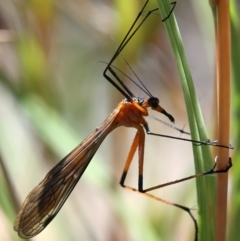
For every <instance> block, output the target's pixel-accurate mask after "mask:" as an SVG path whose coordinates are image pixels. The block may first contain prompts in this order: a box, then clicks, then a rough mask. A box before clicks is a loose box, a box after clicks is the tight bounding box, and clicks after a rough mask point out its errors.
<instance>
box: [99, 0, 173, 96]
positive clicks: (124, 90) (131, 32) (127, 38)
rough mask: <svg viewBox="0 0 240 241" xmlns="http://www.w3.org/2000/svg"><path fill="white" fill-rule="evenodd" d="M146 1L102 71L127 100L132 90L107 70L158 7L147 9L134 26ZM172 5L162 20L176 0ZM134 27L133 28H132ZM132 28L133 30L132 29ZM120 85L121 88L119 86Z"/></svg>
mask: <svg viewBox="0 0 240 241" xmlns="http://www.w3.org/2000/svg"><path fill="white" fill-rule="evenodd" d="M148 1H149V0H147V1H146V2H145V4H144V6H143V8H142V9H141V11H140V12H139V14H138V15H137V17H136V19H135V21H134V22H133V24H132V26H131V27H130V29H129V30H128V32H127V34H126V35H125V37H124V39H123V40H122V42H121V44H120V45H119V47H118V48H117V50H116V52H115V54H114V55H113V57H112V58H111V60H110V62H109V63H108V65H107V66H106V68H105V70H104V72H103V76H104V77H105V78H106V79H107V80H108V81H109V82H110V83H111V84H112V85H113V86H114V87H115V88H117V90H119V91H120V92H121V93H122V94H123V95H124V96H125V97H126V98H127V99H128V100H130V99H131V97H133V94H132V92H131V91H130V90H129V89H128V88H127V86H126V85H125V84H124V83H123V82H122V80H121V79H120V78H117V81H118V82H119V84H120V86H119V85H118V84H117V83H115V82H114V81H113V79H112V78H111V77H110V76H108V75H107V71H108V70H109V71H110V72H112V71H111V64H112V63H113V61H114V60H115V59H116V58H117V57H118V55H119V54H120V53H121V52H122V50H123V49H124V47H125V46H126V45H127V44H128V42H129V41H130V40H131V39H132V37H133V36H134V34H135V33H136V32H137V31H138V29H139V28H140V27H141V26H142V24H143V23H144V22H145V21H146V19H147V18H148V17H149V16H150V15H151V14H152V13H153V12H155V11H157V10H158V8H155V9H152V10H150V11H148V13H147V14H146V16H145V17H144V18H143V19H142V21H141V22H140V23H139V24H138V25H137V26H136V27H135V25H136V24H137V22H138V20H139V18H140V16H141V15H142V14H143V12H144V9H145V7H146V5H147V4H148ZM172 4H173V7H172V9H171V11H170V13H169V14H168V16H167V17H166V18H165V19H164V20H163V21H165V20H167V19H168V18H169V17H170V15H171V14H172V12H173V10H174V8H175V5H176V2H173V3H172ZM134 27H135V29H134ZM133 29H134V30H133ZM121 86H122V88H121Z"/></svg>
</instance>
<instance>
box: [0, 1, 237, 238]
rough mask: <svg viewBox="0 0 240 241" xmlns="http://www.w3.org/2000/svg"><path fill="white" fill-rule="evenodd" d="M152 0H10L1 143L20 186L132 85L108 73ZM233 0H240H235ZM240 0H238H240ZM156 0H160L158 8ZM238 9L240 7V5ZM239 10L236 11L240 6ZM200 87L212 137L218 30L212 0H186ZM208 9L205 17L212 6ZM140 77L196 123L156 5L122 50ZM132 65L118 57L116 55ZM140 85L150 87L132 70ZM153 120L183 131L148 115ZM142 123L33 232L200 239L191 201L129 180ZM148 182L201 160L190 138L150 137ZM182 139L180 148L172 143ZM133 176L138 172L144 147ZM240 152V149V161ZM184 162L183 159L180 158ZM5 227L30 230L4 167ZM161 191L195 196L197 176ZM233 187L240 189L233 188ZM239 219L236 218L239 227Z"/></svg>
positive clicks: (181, 172)
mask: <svg viewBox="0 0 240 241" xmlns="http://www.w3.org/2000/svg"><path fill="white" fill-rule="evenodd" d="M143 2H144V0H141V1H140V0H139V1H138V0H134V1H124V0H115V1H113V0H112V1H110V0H102V1H96V0H91V1H84V0H68V1H66V0H62V1H55V0H51V1H50V0H49V1H40V0H29V1H24V0H19V1H12V0H2V1H1V2H0V56H1V58H0V151H1V156H2V158H3V161H4V165H5V167H6V170H7V173H8V174H9V177H10V180H11V181H12V184H13V187H14V188H13V189H14V191H15V193H16V196H17V197H18V199H19V200H18V203H19V205H18V206H20V204H21V203H22V202H23V201H24V199H25V197H26V196H27V194H28V193H29V192H30V191H31V190H32V189H33V188H34V187H35V186H36V185H37V184H38V182H40V181H41V180H42V179H43V177H44V175H45V174H46V173H47V172H48V171H49V170H50V168H51V167H52V166H53V165H54V164H55V163H57V162H58V161H59V160H60V159H61V158H63V157H64V156H65V155H66V154H67V153H68V152H70V151H71V150H72V149H73V148H74V147H75V146H76V145H78V144H79V142H81V141H82V140H83V139H84V138H85V137H86V136H88V135H89V134H90V133H91V131H93V130H94V129H95V127H96V126H98V125H100V124H101V122H102V121H103V120H104V119H105V118H106V117H107V116H108V115H109V114H110V113H111V111H112V109H113V108H115V106H116V105H117V104H118V102H120V101H121V99H122V96H121V95H120V94H119V93H118V92H117V91H116V90H115V89H114V88H113V87H112V86H111V85H109V84H108V83H107V81H106V80H105V79H104V78H103V77H102V71H103V69H104V67H105V65H104V64H102V63H98V62H97V61H105V62H108V61H109V60H110V58H111V56H112V55H113V53H114V51H115V49H116V46H117V45H118V44H119V43H120V41H121V39H122V38H123V36H124V35H125V33H126V32H127V30H128V28H129V26H130V25H131V24H132V22H133V20H134V19H135V17H136V15H137V13H138V12H139V9H140V8H141V6H142V5H143ZM233 2H234V1H233ZM236 2H237V1H236ZM236 2H235V5H232V6H233V9H232V11H231V14H232V16H233V33H234V35H233V36H232V43H233V46H232V48H233V53H234V55H233V57H234V59H233V80H235V81H233V82H234V86H235V87H234V90H235V91H234V92H233V130H232V133H233V143H232V144H233V145H234V146H235V147H237V146H238V139H237V138H238V136H239V134H238V132H237V130H238V129H239V128H238V121H237V120H238V118H237V117H238V114H237V113H238V110H239V108H238V101H237V98H238V95H239V93H238V88H237V84H238V82H239V81H237V80H238V75H239V73H238V72H239V70H238V69H239V68H237V64H238V63H239V60H238V59H239V56H240V54H239V49H238V48H239V47H238V43H239V27H238V26H239V14H237V13H239V11H238V10H237V9H239V6H236V4H237V3H236ZM155 7H156V3H155V1H152V0H150V4H149V6H148V9H152V8H155ZM234 10H235V11H234ZM236 12H237V13H236ZM174 13H175V15H176V18H177V21H178V24H179V27H180V31H181V34H182V36H183V42H184V46H185V48H186V52H187V57H188V60H189V62H190V69H191V72H192V74H193V78H194V81H195V85H196V90H197V95H198V97H199V99H200V104H201V107H202V111H203V115H204V119H205V121H206V126H207V130H208V132H209V139H214V137H215V136H214V128H215V127H214V123H215V119H214V118H215V104H214V103H213V100H214V99H215V98H214V93H215V91H214V65H215V63H214V56H215V55H214V31H213V23H212V16H211V10H210V7H209V5H208V2H207V1H190V0H185V1H178V3H177V6H176V9H175V11H174ZM203 16H204V18H203ZM123 56H124V58H126V60H127V61H128V63H129V64H130V66H131V67H132V68H133V70H134V71H135V72H136V73H137V75H138V76H139V78H141V80H143V82H144V84H145V85H146V86H147V87H148V89H149V90H150V91H151V92H152V94H153V95H154V96H158V97H160V101H161V104H162V106H164V108H165V109H166V110H168V112H169V113H171V114H172V115H173V116H174V117H175V119H176V126H178V127H180V128H181V127H182V126H184V125H186V127H185V129H189V128H188V123H187V114H186V109H185V105H184V99H183V94H182V92H181V89H180V84H179V77H178V74H177V71H176V66H175V62H174V59H173V55H172V51H171V48H170V44H169V42H168V38H167V36H166V33H165V30H164V28H163V25H162V23H161V18H160V17H159V16H158V15H153V16H151V17H150V19H149V20H148V21H147V22H146V23H145V24H144V26H143V27H142V28H141V30H140V31H139V32H138V33H137V34H136V36H135V37H134V38H133V39H132V41H131V42H130V43H129V45H128V46H127V48H126V49H125V51H124V52H123ZM114 65H116V66H117V67H118V68H119V69H121V70H122V71H123V72H124V73H126V74H128V75H132V74H131V71H130V70H129V68H128V67H127V66H126V64H125V62H124V61H123V60H122V59H121V58H119V59H118V60H117V61H116V63H114ZM124 81H126V82H127V85H128V86H129V87H130V88H131V90H132V91H133V92H134V93H135V94H136V95H140V96H142V97H145V96H144V94H143V93H142V92H141V91H140V90H139V89H138V88H137V87H136V86H134V85H133V84H132V83H130V81H129V80H127V79H125V80H124ZM148 121H149V125H150V128H151V130H153V131H155V132H160V133H165V134H170V135H178V133H175V132H174V130H171V129H169V128H167V127H165V126H162V125H161V124H160V123H156V122H154V121H153V120H151V119H150V118H149V119H148ZM134 133H135V130H133V129H127V128H121V129H120V128H119V130H116V131H114V132H113V133H112V134H110V135H109V137H107V139H106V140H105V142H104V143H103V145H102V147H101V148H100V149H99V151H98V153H97V154H96V156H95V157H94V158H93V160H92V162H91V164H90V166H89V167H88V168H87V170H86V171H85V173H84V175H83V177H82V178H81V180H80V182H79V183H78V185H77V186H76V188H75V190H74V191H73V193H72V194H71V196H70V197H69V199H68V200H67V202H66V204H65V205H64V207H63V208H62V210H61V212H60V213H59V214H58V215H57V217H56V218H55V219H54V220H53V222H52V223H51V224H50V225H49V226H48V227H47V228H46V230H44V231H43V232H42V233H41V234H39V235H38V236H36V237H35V238H33V240H36V241H38V240H39V241H40V240H49V237H51V240H52V241H54V240H58V241H61V240H71V241H74V240H97V241H100V240H103V241H107V240H111V241H113V240H126V241H127V240H137V241H141V240H146V239H147V240H149V241H151V240H158V241H159V240H180V241H181V240H184V241H186V240H192V239H193V230H194V229H193V225H192V222H191V220H189V217H188V216H187V215H185V214H184V213H183V212H181V211H180V210H177V209H175V208H172V207H169V206H166V205H164V204H161V203H158V202H156V201H154V200H148V199H147V198H146V197H143V196H142V195H138V194H136V193H131V192H129V191H127V190H124V189H122V188H121V187H120V186H119V185H118V182H119V178H120V175H121V172H122V168H123V165H124V160H125V158H126V157H127V152H128V149H129V147H130V143H131V141H132V139H133V136H134ZM146 139H147V141H146V145H145V146H146V153H145V169H144V171H145V179H144V181H145V186H146V187H148V186H151V185H156V184H158V183H164V182H167V181H170V180H175V179H178V178H181V177H184V176H187V175H189V174H192V173H193V172H194V166H193V162H192V159H193V155H192V151H191V145H190V144H189V143H179V142H176V141H173V140H166V139H163V138H154V137H147V138H146ZM173 150H174V151H173ZM237 150H238V148H235V152H234V159H233V163H234V167H233V168H232V170H231V171H230V179H232V180H234V182H233V185H230V192H229V196H230V198H229V200H230V202H229V213H230V216H229V223H230V224H231V226H229V227H231V228H229V235H230V236H231V240H232V241H234V240H237V239H236V237H237V236H236V235H235V236H234V232H236V230H237V229H236V225H237V224H238V223H239V222H238V221H237V220H238V219H239V206H240V205H239V204H238V203H239V201H238V200H239V198H238V197H237V193H236V192H235V188H236V189H237V190H238V186H239V181H238V179H237V177H238V176H239V175H238V173H237V170H239V167H238V163H237V157H238V155H239V154H238V152H237ZM135 159H136V160H134V161H135V163H134V165H133V167H132V168H131V170H130V173H129V176H128V179H127V182H128V183H130V185H132V186H136V184H137V158H135ZM235 160H236V161H235ZM179 162H180V163H179ZM0 177H1V180H0V185H1V186H0V190H1V191H0V239H1V240H5V241H8V240H11V241H13V240H19V238H18V236H17V233H15V232H14V231H13V228H12V226H13V223H14V218H15V215H16V211H15V207H14V205H13V204H12V203H13V200H12V196H11V195H10V192H9V190H7V188H8V186H7V184H6V181H5V180H4V176H3V173H2V170H1V172H0ZM156 195H158V196H160V197H164V198H165V199H167V200H171V201H173V202H176V203H180V204H183V205H186V206H195V204H196V195H195V182H194V181H189V182H186V183H183V184H179V185H175V186H174V187H169V188H165V189H162V190H159V191H156ZM233 197H234V198H233ZM234 228H235V230H234Z"/></svg>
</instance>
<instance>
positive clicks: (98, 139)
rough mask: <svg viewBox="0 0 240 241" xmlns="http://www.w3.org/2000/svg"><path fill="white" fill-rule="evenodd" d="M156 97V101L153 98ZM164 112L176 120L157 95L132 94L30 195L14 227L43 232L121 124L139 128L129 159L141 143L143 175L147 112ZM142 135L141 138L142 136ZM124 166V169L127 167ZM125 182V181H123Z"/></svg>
mask: <svg viewBox="0 0 240 241" xmlns="http://www.w3.org/2000/svg"><path fill="white" fill-rule="evenodd" d="M152 100H153V101H152ZM149 107H151V108H152V109H153V110H155V111H158V112H162V113H163V114H165V115H167V116H168V117H169V118H170V120H173V118H172V116H171V115H169V114H168V113H167V112H166V111H165V110H164V109H162V107H161V106H160V105H159V104H158V99H157V98H153V97H151V98H149V99H142V98H132V101H131V102H129V101H128V100H126V99H125V100H123V101H122V102H121V103H120V104H119V105H118V106H117V108H116V109H115V110H114V111H113V112H112V114H111V115H110V116H109V117H108V118H107V119H106V120H105V121H104V122H103V124H102V125H100V126H99V127H98V128H96V130H95V131H94V132H93V133H92V134H91V135H90V136H89V137H87V138H86V139H85V140H84V141H83V142H82V143H81V144H80V145H78V146H77V147H76V148H75V149H74V150H73V151H72V152H70V153H69V154H68V155H67V156H66V157H65V158H63V160H62V161H60V162H59V163H58V164H57V165H56V166H55V167H53V169H52V170H51V171H49V173H48V174H47V175H46V177H45V178H44V179H43V181H42V182H40V183H39V185H38V186H37V187H35V188H34V189H33V191H32V192H31V193H30V194H29V195H28V196H27V198H26V200H25V202H24V203H23V205H22V208H21V210H20V212H19V214H18V216H17V218H16V220H15V224H14V229H15V230H16V231H17V232H18V234H19V236H20V237H22V238H31V237H33V236H35V235H37V234H38V233H39V232H41V231H42V230H43V229H44V228H45V227H46V226H47V225H48V224H49V223H50V222H51V221H52V219H53V218H54V217H55V216H56V214H57V213H58V211H59V210H60V209H61V207H62V205H63V204H64V202H65V201H66V199H67V198H68V196H69V195H70V193H71V191H72V190H73V188H74V187H75V185H76V184H77V182H78V180H79V179H80V177H81V176H82V174H83V172H84V171H85V169H86V167H87V166H88V164H89V162H90V161H91V159H92V157H93V156H94V154H95V153H96V151H97V150H98V148H99V146H100V145H101V143H102V142H103V140H104V139H105V137H106V136H107V135H108V134H109V133H110V132H111V131H113V130H114V129H115V128H117V127H118V126H126V127H134V128H136V129H138V132H137V134H136V137H135V139H134V142H133V145H134V147H133V146H132V148H131V150H130V152H129V156H128V159H127V162H126V166H129V165H130V162H131V159H132V158H131V157H132V156H133V155H134V153H135V151H136V148H137V146H138V144H139V148H140V149H141V150H139V151H140V152H141V153H140V155H139V161H140V173H139V174H140V175H141V176H142V169H143V147H144V143H143V142H144V139H145V134H144V130H143V127H145V128H147V130H148V127H147V122H146V120H145V119H144V116H147V115H148V110H147V109H148V108H149ZM139 137H141V138H139ZM126 166H125V168H124V172H125V171H127V170H126ZM121 184H123V183H121Z"/></svg>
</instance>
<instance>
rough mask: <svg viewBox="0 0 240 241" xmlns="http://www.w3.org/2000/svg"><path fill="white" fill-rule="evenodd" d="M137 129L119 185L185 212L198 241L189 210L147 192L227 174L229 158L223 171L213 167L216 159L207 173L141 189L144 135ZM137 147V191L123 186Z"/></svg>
mask: <svg viewBox="0 0 240 241" xmlns="http://www.w3.org/2000/svg"><path fill="white" fill-rule="evenodd" d="M137 129H138V131H137V133H136V135H135V137H134V140H133V143H132V146H131V148H130V151H129V153H128V157H127V160H126V163H125V166H124V170H123V173H122V177H121V179H120V185H121V186H122V187H124V188H126V189H129V190H131V191H135V192H138V193H141V194H143V195H145V196H147V197H150V198H152V199H155V200H157V201H160V202H163V203H165V204H168V205H172V206H175V207H178V208H180V209H182V210H184V211H185V212H187V213H188V214H189V215H190V217H191V219H192V221H193V223H194V227H195V238H194V240H195V241H197V240H198V225H197V221H196V219H195V218H194V216H193V214H192V212H191V209H190V208H188V207H186V206H183V205H179V204H177V203H173V202H169V201H167V200H164V199H162V198H159V197H157V196H154V195H152V194H149V193H148V192H149V191H153V190H156V189H159V188H162V187H166V186H170V185H173V184H176V183H180V182H183V181H186V180H190V179H192V178H197V177H201V176H205V175H210V174H215V173H224V172H227V171H228V170H229V169H230V168H231V167H232V160H231V158H229V165H228V166H227V167H226V168H225V169H222V170H215V167H216V164H217V159H215V164H214V166H213V167H212V168H211V169H210V170H208V171H205V172H202V173H198V174H194V175H191V176H189V177H185V178H182V179H179V180H176V181H172V182H168V183H163V184H161V185H157V186H154V187H150V188H147V189H143V163H144V142H145V133H144V130H143V129H142V128H141V127H138V128H137ZM137 147H138V154H139V157H138V158H139V159H138V162H139V163H138V164H139V170H138V189H136V188H133V187H130V186H127V185H125V184H124V183H125V180H126V176H127V173H128V170H129V167H130V164H131V162H132V159H133V156H134V154H135V152H136V150H137Z"/></svg>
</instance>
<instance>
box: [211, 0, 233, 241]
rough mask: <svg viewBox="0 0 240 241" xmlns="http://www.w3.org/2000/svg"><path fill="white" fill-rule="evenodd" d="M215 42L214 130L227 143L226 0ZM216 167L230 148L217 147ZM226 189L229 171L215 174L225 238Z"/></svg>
mask: <svg viewBox="0 0 240 241" xmlns="http://www.w3.org/2000/svg"><path fill="white" fill-rule="evenodd" d="M214 8H215V9H216V15H215V17H216V19H215V22H216V24H215V27H216V31H215V32H216V43H217V49H216V51H217V53H216V57H217V60H216V61H217V64H216V68H217V69H216V77H217V130H218V141H219V142H220V143H222V144H226V145H228V143H229V136H230V88H231V86H230V79H231V77H230V67H231V61H230V60H231V55H230V49H231V47H230V46H231V44H230V43H231V38H230V14H229V1H228V0H219V1H216V6H214ZM217 156H218V164H217V168H218V169H224V168H226V167H227V166H228V162H229V150H228V149H223V148H219V149H218V153H217ZM227 191H228V173H223V174H219V175H217V194H216V198H217V203H216V229H215V240H216V241H225V240H226V226H227Z"/></svg>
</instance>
